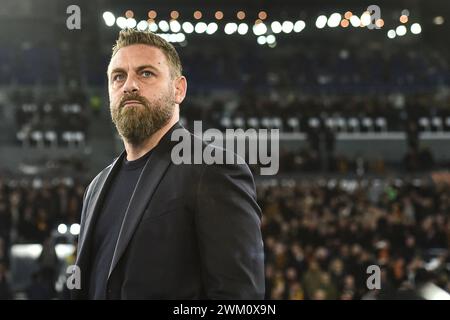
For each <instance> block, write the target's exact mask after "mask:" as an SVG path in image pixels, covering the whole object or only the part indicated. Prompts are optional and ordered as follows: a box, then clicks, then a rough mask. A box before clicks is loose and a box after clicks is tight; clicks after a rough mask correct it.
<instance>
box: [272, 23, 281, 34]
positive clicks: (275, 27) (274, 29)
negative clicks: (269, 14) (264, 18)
mask: <svg viewBox="0 0 450 320" xmlns="http://www.w3.org/2000/svg"><path fill="white" fill-rule="evenodd" d="M270 28H271V29H272V32H273V33H280V32H281V31H282V30H283V27H282V26H281V23H280V22H279V21H274V22H272V23H271V25H270Z"/></svg>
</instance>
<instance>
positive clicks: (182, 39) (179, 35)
mask: <svg viewBox="0 0 450 320" xmlns="http://www.w3.org/2000/svg"><path fill="white" fill-rule="evenodd" d="M176 39H177V42H183V41H184V40H186V36H185V35H184V33H181V32H180V33H177V38H176Z"/></svg>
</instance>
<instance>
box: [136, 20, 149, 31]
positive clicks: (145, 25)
mask: <svg viewBox="0 0 450 320" xmlns="http://www.w3.org/2000/svg"><path fill="white" fill-rule="evenodd" d="M147 28H148V22H147V21H145V20H141V21H139V23H138V24H137V29H138V30H140V31H144V30H147Z"/></svg>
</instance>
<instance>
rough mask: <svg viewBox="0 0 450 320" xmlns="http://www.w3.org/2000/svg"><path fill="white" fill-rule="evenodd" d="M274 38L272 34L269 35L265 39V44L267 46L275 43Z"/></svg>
mask: <svg viewBox="0 0 450 320" xmlns="http://www.w3.org/2000/svg"><path fill="white" fill-rule="evenodd" d="M276 40H277V39H276V38H275V36H274V35H273V34H269V35H268V36H267V37H266V42H267V44H269V45H270V44H274V43H275V42H276Z"/></svg>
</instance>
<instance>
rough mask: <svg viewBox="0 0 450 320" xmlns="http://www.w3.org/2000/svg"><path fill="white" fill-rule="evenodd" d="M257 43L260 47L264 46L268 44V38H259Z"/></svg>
mask: <svg viewBox="0 0 450 320" xmlns="http://www.w3.org/2000/svg"><path fill="white" fill-rule="evenodd" d="M256 41H257V42H258V44H260V45H264V44H266V36H259V37H258V38H257V39H256Z"/></svg>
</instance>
